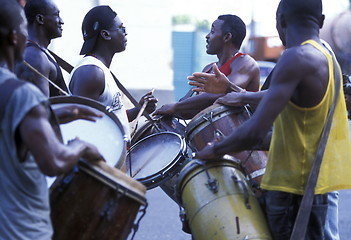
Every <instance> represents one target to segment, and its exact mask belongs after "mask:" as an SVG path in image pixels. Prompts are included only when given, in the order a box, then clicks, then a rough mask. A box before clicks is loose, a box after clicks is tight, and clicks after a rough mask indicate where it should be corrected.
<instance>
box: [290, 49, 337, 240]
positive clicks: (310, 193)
mask: <svg viewBox="0 0 351 240" xmlns="http://www.w3.org/2000/svg"><path fill="white" fill-rule="evenodd" d="M331 54H332V57H333V63H334V80H335V85H334V99H333V103H332V105H331V107H330V110H329V113H328V117H327V120H326V123H325V126H324V129H323V132H322V137H321V140H320V142H319V145H318V149H317V154H316V156H315V159H314V162H313V165H312V168H311V172H310V175H309V177H308V180H307V183H306V187H305V192H304V195H303V197H302V201H301V204H300V208H299V211H298V214H297V217H296V220H295V225H294V228H293V231H292V234H291V237H290V240H301V239H305V235H306V230H307V224H308V221H309V218H310V214H311V208H312V204H313V197H314V189H315V187H316V184H317V180H318V175H319V170H320V167H321V164H322V159H323V155H324V151H325V147H326V145H327V140H328V136H329V132H330V128H331V124H332V121H333V115H334V111H335V107H336V102H337V100H338V97H339V92H340V82H341V78H340V71H339V65H338V63H337V61H336V59H335V56H334V54H333V53H331Z"/></svg>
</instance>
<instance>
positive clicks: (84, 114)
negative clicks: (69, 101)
mask: <svg viewBox="0 0 351 240" xmlns="http://www.w3.org/2000/svg"><path fill="white" fill-rule="evenodd" d="M54 111H55V115H56V116H57V118H58V120H59V122H60V123H61V124H63V123H68V122H72V121H74V120H77V119H84V120H88V121H93V122H95V121H96V119H97V118H101V117H102V115H101V114H100V113H98V112H96V111H94V110H92V109H91V108H88V107H85V106H81V105H69V106H64V107H60V108H57V109H55V110H54Z"/></svg>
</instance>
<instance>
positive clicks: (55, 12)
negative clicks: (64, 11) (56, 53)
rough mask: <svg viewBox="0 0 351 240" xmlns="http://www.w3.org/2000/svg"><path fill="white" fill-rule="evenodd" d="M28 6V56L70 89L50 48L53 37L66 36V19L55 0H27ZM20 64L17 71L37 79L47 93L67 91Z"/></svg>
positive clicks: (34, 65) (38, 84) (29, 61)
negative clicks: (64, 29) (64, 32)
mask: <svg viewBox="0 0 351 240" xmlns="http://www.w3.org/2000/svg"><path fill="white" fill-rule="evenodd" d="M24 10H25V14H26V17H27V21H28V40H27V44H26V50H25V52H24V60H25V61H26V62H28V63H29V64H30V65H31V66H33V67H34V68H35V69H36V70H38V71H39V72H40V73H41V74H42V75H44V77H46V78H48V79H49V80H51V81H52V82H53V83H54V84H56V85H57V86H58V87H59V88H61V89H62V90H64V91H65V92H67V87H66V84H65V81H64V79H63V76H62V72H61V69H60V67H59V65H58V64H57V63H56V61H55V60H54V58H53V56H51V55H50V53H49V52H48V50H47V48H48V46H49V44H50V42H51V40H52V39H54V38H58V37H61V36H62V25H63V21H62V19H61V17H60V11H59V9H58V8H57V6H56V4H55V3H54V2H53V1H52V0H27V3H26V5H25V7H24ZM16 68H17V69H16V73H17V75H18V76H19V77H20V78H21V79H23V80H27V81H29V82H32V83H34V84H35V85H36V86H37V87H39V89H40V90H41V91H42V92H43V93H44V94H45V95H46V96H48V97H49V96H50V97H52V96H57V95H62V94H64V93H63V92H61V91H60V90H59V89H57V88H56V87H54V86H53V85H52V84H50V83H49V82H48V81H47V79H45V78H44V77H42V76H40V75H39V74H37V73H35V72H34V71H33V70H31V69H30V68H28V67H27V66H25V65H24V64H23V63H20V64H18V65H17V67H16Z"/></svg>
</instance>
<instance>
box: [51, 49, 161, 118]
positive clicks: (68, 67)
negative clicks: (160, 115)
mask: <svg viewBox="0 0 351 240" xmlns="http://www.w3.org/2000/svg"><path fill="white" fill-rule="evenodd" d="M49 52H50V54H52V56H53V57H54V58H55V60H56V61H57V63H58V64H59V65H60V66H61V67H62V68H63V69H64V70H66V71H67V72H68V73H71V72H72V70H73V66H72V65H71V64H69V63H68V62H66V61H65V60H63V59H62V58H61V57H59V56H58V55H57V54H55V53H54V52H52V51H50V50H49ZM110 72H111V71H110ZM111 74H112V77H113V79H114V80H115V82H116V84H117V86H118V88H119V89H121V91H122V92H123V93H124V95H126V96H127V98H129V100H130V101H131V102H132V103H133V105H134V106H135V107H138V108H140V109H141V105H140V104H139V103H138V102H137V101H136V100H135V98H134V97H133V96H132V95H131V94H130V93H129V91H128V90H127V89H126V88H125V87H124V86H123V85H122V83H121V82H120V81H119V80H118V79H117V77H116V76H115V75H114V74H113V73H112V72H111ZM143 115H144V116H145V117H146V118H147V119H148V120H149V121H150V122H151V123H153V122H154V120H153V119H152V118H151V117H150V115H149V114H148V113H147V112H146V111H143Z"/></svg>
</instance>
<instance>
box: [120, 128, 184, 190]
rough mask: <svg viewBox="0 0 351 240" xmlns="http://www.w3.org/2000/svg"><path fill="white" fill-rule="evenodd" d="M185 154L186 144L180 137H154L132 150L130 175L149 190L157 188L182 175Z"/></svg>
mask: <svg viewBox="0 0 351 240" xmlns="http://www.w3.org/2000/svg"><path fill="white" fill-rule="evenodd" d="M185 153H186V144H185V141H184V139H183V138H182V137H181V136H180V135H179V134H177V133H173V132H162V133H154V134H151V135H149V136H147V137H145V138H143V139H142V140H140V141H139V142H137V143H136V144H134V145H133V146H132V147H131V149H130V150H129V151H128V153H127V157H126V162H127V164H126V165H127V174H128V175H129V176H130V177H132V178H135V179H137V180H138V181H140V182H141V183H143V184H144V185H145V186H146V187H147V189H152V188H155V187H157V186H160V185H163V184H165V182H166V181H168V180H169V179H170V178H172V177H173V176H174V175H175V174H176V173H179V171H180V168H181V167H182V165H183V163H184V160H185Z"/></svg>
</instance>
